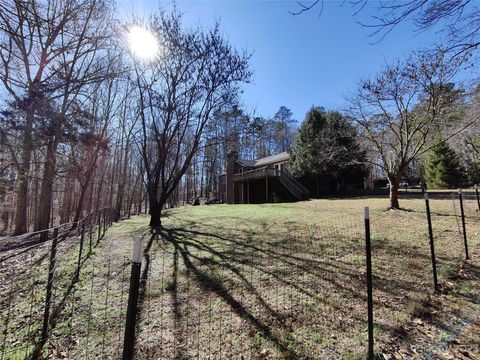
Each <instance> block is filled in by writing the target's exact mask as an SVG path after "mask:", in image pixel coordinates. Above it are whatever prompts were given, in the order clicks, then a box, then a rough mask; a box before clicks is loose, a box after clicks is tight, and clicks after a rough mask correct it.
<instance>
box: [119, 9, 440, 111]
mask: <svg viewBox="0 0 480 360" xmlns="http://www.w3.org/2000/svg"><path fill="white" fill-rule="evenodd" d="M345 3H346V4H345V5H344V6H343V7H342V6H341V4H342V2H341V1H326V2H325V6H324V9H323V13H322V15H321V16H319V10H320V8H314V9H313V10H311V11H310V12H307V13H304V14H302V15H300V16H292V15H291V14H290V13H289V11H291V10H295V9H297V8H298V6H297V5H296V2H294V1H200V0H198V1H178V0H177V2H176V4H177V7H178V9H179V10H180V11H181V12H183V13H184V20H185V23H186V25H198V24H200V25H203V26H209V25H211V24H212V23H213V22H214V21H215V19H219V20H220V22H221V28H222V32H223V33H224V34H225V36H226V37H227V38H228V39H229V41H230V42H231V43H232V44H233V45H234V46H235V47H237V48H239V49H247V50H249V51H251V52H252V53H253V57H252V60H251V66H252V69H253V71H254V78H253V81H252V83H251V84H248V85H246V86H245V88H244V94H243V96H242V103H243V105H244V107H245V109H246V110H247V111H248V112H249V113H252V112H254V111H255V113H256V114H257V115H260V116H264V117H271V116H273V115H274V114H275V112H276V111H277V110H278V108H279V107H280V106H281V105H284V106H287V107H288V108H290V109H291V110H292V111H293V114H294V118H295V119H297V120H303V118H304V116H305V113H306V112H307V111H308V109H309V108H310V107H311V106H312V105H321V106H324V107H326V108H327V109H341V108H342V105H343V104H344V100H343V96H344V95H346V94H347V93H348V91H349V90H351V89H353V88H354V87H355V85H356V84H357V83H358V81H359V79H360V78H365V77H368V76H371V75H374V74H375V73H376V72H378V70H379V69H380V68H381V67H382V66H383V64H385V62H388V61H392V60H395V59H397V58H399V57H403V56H406V55H407V54H408V53H409V52H410V51H411V50H415V49H419V48H422V47H425V46H428V45H430V44H432V43H433V42H434V41H435V39H437V38H439V36H438V34H436V33H434V32H430V33H420V34H417V33H415V32H414V30H413V26H412V24H409V23H405V24H401V26H399V27H397V28H396V29H395V30H394V31H393V32H392V33H390V34H389V35H388V36H387V37H386V38H385V39H384V40H383V41H380V42H378V43H376V44H372V43H373V42H374V41H375V40H378V38H372V37H369V36H368V34H369V30H368V29H366V28H364V27H362V26H361V25H359V24H358V23H357V21H360V20H363V21H365V20H367V19H368V16H370V15H372V14H373V15H374V14H375V9H374V7H375V2H370V3H369V5H368V7H367V8H366V9H364V11H363V12H362V14H360V15H361V16H356V17H353V16H352V14H353V11H352V9H351V8H350V7H349V6H348V1H346V2H345ZM160 4H162V6H164V7H168V6H171V3H169V2H168V3H165V2H160V1H152V0H137V1H132V0H119V1H118V10H119V12H120V13H121V14H122V16H124V17H125V16H128V15H129V14H132V13H134V14H135V15H137V16H144V15H148V14H149V13H151V12H152V11H154V10H155V9H157V8H158V7H159V5H160Z"/></svg>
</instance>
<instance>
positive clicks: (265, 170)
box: [233, 166, 280, 181]
mask: <svg viewBox="0 0 480 360" xmlns="http://www.w3.org/2000/svg"><path fill="white" fill-rule="evenodd" d="M277 176H280V172H279V171H278V170H277V169H275V168H272V167H268V166H265V167H262V168H259V169H254V170H247V171H244V172H243V173H239V174H234V175H233V181H246V180H252V179H262V178H265V177H269V178H270V177H277Z"/></svg>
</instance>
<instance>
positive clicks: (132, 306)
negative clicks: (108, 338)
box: [123, 237, 143, 360]
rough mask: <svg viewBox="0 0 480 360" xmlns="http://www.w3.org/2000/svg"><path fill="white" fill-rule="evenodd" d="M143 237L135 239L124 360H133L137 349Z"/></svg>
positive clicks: (124, 340)
mask: <svg viewBox="0 0 480 360" xmlns="http://www.w3.org/2000/svg"><path fill="white" fill-rule="evenodd" d="M142 240H143V239H142V237H138V238H136V239H135V244H134V247H133V257H132V270H131V274H130V290H129V292H128V307H127V320H126V323H125V335H124V339H123V360H132V359H133V354H134V347H135V322H136V318H137V304H138V291H139V288H140V273H141V268H142Z"/></svg>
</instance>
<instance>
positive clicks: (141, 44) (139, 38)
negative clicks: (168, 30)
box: [128, 25, 159, 60]
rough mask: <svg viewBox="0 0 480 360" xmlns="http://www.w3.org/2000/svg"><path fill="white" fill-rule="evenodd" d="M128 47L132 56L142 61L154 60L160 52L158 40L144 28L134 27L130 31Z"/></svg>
mask: <svg viewBox="0 0 480 360" xmlns="http://www.w3.org/2000/svg"><path fill="white" fill-rule="evenodd" d="M128 45H129V47H130V50H131V51H132V54H133V55H134V56H136V57H138V58H140V59H142V60H152V59H154V58H155V57H156V56H157V55H158V52H159V45H158V40H157V38H156V37H155V35H154V34H152V33H151V32H150V31H148V30H147V29H146V28H144V27H142V26H138V25H135V26H132V27H131V28H130V29H129V31H128Z"/></svg>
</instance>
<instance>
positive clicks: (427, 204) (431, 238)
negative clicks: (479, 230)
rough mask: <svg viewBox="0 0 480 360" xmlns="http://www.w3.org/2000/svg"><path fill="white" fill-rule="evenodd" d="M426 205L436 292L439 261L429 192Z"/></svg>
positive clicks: (426, 194) (436, 289) (436, 290)
mask: <svg viewBox="0 0 480 360" xmlns="http://www.w3.org/2000/svg"><path fill="white" fill-rule="evenodd" d="M425 207H426V210H427V223H428V236H429V238H430V255H431V257H432V270H433V286H434V289H435V292H438V280H437V261H436V259H435V246H434V243H433V229H432V217H431V215H430V203H429V200H428V193H427V192H426V193H425Z"/></svg>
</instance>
